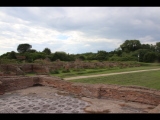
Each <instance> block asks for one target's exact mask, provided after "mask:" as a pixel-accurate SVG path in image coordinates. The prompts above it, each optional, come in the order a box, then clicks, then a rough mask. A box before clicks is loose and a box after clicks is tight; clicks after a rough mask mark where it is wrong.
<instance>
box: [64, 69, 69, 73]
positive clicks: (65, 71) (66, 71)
mask: <svg viewBox="0 0 160 120" xmlns="http://www.w3.org/2000/svg"><path fill="white" fill-rule="evenodd" d="M62 72H63V73H68V72H70V70H69V69H67V70H62Z"/></svg>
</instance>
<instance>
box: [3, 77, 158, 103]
mask: <svg viewBox="0 0 160 120" xmlns="http://www.w3.org/2000/svg"><path fill="white" fill-rule="evenodd" d="M35 84H41V85H45V86H51V87H55V88H57V89H59V90H65V91H68V92H69V93H71V94H76V95H79V96H84V97H91V98H105V99H106V98H107V99H108V98H111V99H117V100H125V101H132V102H140V103H146V104H151V105H159V104H160V91H158V90H151V89H147V88H144V87H126V86H118V85H104V84H94V85H91V84H84V83H71V82H69V81H64V80H62V79H60V78H57V77H51V76H43V75H41V76H34V77H26V76H22V77H16V76H15V77H0V94H3V93H4V92H7V91H12V90H18V89H23V88H27V87H31V86H34V85H35Z"/></svg>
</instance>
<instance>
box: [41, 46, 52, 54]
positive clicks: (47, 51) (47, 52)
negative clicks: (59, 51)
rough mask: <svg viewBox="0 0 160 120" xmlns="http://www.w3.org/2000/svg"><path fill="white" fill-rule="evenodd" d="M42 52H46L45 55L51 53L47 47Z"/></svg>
mask: <svg viewBox="0 0 160 120" xmlns="http://www.w3.org/2000/svg"><path fill="white" fill-rule="evenodd" d="M42 52H44V53H46V54H47V55H50V54H51V50H50V49H49V48H45V49H44V50H43V51H42Z"/></svg>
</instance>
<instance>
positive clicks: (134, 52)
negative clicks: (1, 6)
mask: <svg viewBox="0 0 160 120" xmlns="http://www.w3.org/2000/svg"><path fill="white" fill-rule="evenodd" d="M18 56H25V61H26V62H34V61H35V60H37V59H45V58H49V59H50V60H51V61H55V60H57V59H59V60H61V61H74V60H75V59H81V60H98V61H139V62H160V42H157V43H156V44H155V45H152V44H141V42H140V41H139V40H125V41H124V43H123V44H121V45H120V46H119V47H118V48H116V49H115V50H113V51H111V52H107V51H105V50H98V51H97V53H92V52H87V53H81V54H69V53H66V52H63V51H62V52H58V51H57V52H55V53H52V52H51V50H50V49H49V48H44V50H43V51H42V52H40V51H37V50H35V49H32V45H30V44H28V43H24V44H19V45H18V47H17V52H15V51H11V52H7V53H4V54H3V55H1V56H0V59H1V60H2V59H3V60H15V61H22V60H23V59H18Z"/></svg>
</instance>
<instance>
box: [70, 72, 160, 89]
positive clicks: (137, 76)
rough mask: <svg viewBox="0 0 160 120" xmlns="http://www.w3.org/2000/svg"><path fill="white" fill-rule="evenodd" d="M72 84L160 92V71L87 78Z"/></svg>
mask: <svg viewBox="0 0 160 120" xmlns="http://www.w3.org/2000/svg"><path fill="white" fill-rule="evenodd" d="M70 82H80V83H90V84H97V83H103V84H117V85H127V86H128V85H136V86H143V87H147V88H152V89H157V90H160V71H159V70H157V71H146V72H140V73H128V74H120V75H111V76H103V77H94V78H85V79H76V80H70Z"/></svg>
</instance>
